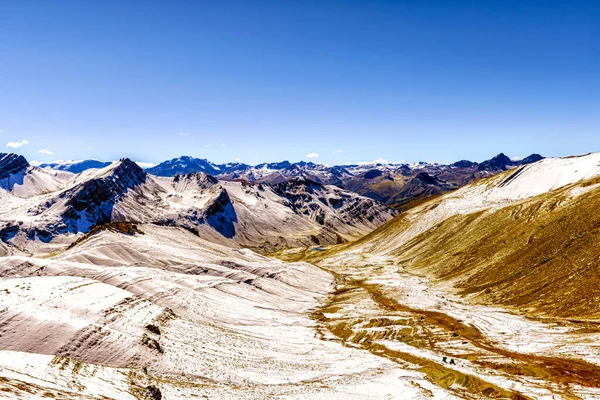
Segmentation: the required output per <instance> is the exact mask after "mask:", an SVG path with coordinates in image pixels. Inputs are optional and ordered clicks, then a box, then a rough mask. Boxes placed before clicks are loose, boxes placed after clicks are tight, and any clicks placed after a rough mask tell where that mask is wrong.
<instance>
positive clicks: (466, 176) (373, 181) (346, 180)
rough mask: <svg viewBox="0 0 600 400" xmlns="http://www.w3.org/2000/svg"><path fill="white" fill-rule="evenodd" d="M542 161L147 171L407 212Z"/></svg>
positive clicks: (89, 163) (188, 166)
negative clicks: (330, 188)
mask: <svg viewBox="0 0 600 400" xmlns="http://www.w3.org/2000/svg"><path fill="white" fill-rule="evenodd" d="M541 159H543V157H542V156H540V155H539V154H532V155H530V156H528V157H526V158H523V159H521V160H511V159H510V158H509V157H507V156H506V155H504V154H503V153H501V154H499V155H497V156H495V157H493V158H492V159H490V160H486V161H483V162H481V163H477V162H473V161H467V160H462V161H458V162H455V163H453V164H450V165H443V164H436V163H426V162H419V163H414V164H408V163H396V164H395V163H381V162H374V163H363V164H348V165H336V166H328V165H324V164H316V163H313V162H304V161H301V162H296V163H291V162H289V161H282V162H276V163H263V164H258V165H255V166H251V165H248V164H242V163H227V164H215V163H212V162H210V161H208V160H206V159H199V158H194V157H189V156H183V157H178V158H174V159H172V160H168V161H164V162H162V163H160V164H158V165H156V166H153V167H150V168H147V169H146V170H147V172H148V173H150V174H152V175H156V176H162V177H172V176H175V175H181V174H190V173H196V172H203V173H206V174H209V175H212V176H215V177H216V178H218V179H220V180H230V181H231V180H245V181H248V182H256V183H281V182H285V181H287V180H290V179H303V180H311V181H314V182H316V183H320V184H323V185H335V186H338V187H340V188H342V189H346V190H350V191H353V192H356V193H358V194H361V195H363V196H366V197H370V198H372V199H374V200H377V201H380V202H383V203H385V204H387V205H390V206H395V207H399V208H405V207H407V205H410V204H413V203H415V202H418V201H422V200H424V199H426V198H429V197H431V196H436V195H439V194H441V193H445V192H447V191H450V190H454V189H457V188H459V187H461V186H463V185H465V184H467V183H469V182H472V181H474V180H476V179H480V178H484V177H488V176H491V175H493V174H496V173H498V172H502V171H506V170H508V169H510V168H514V167H516V166H519V165H525V164H530V163H533V162H536V161H539V160H541ZM109 164H110V163H107V162H102V161H98V160H84V161H78V162H73V161H68V162H55V163H49V164H41V165H39V166H40V167H41V168H52V169H57V170H62V171H69V172H74V173H80V172H82V171H84V170H86V169H90V168H103V167H106V166H108V165H109Z"/></svg>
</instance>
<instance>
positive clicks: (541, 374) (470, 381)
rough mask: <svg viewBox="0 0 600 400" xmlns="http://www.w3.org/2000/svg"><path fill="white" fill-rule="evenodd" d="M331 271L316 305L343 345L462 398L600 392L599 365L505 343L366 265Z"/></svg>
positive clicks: (327, 330)
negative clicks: (418, 303) (394, 286)
mask: <svg viewBox="0 0 600 400" xmlns="http://www.w3.org/2000/svg"><path fill="white" fill-rule="evenodd" d="M366 268H368V267H366ZM350 271H351V269H350V268H349V269H348V272H350ZM329 272H331V273H333V274H334V275H335V276H336V278H337V281H338V286H337V290H336V291H335V292H334V293H333V294H332V296H331V297H330V299H329V301H328V302H327V304H325V305H323V306H322V307H321V308H320V309H319V310H317V311H316V312H315V313H314V318H315V319H316V320H317V321H318V325H319V331H320V334H321V337H322V338H323V339H326V340H327V339H328V338H331V334H333V335H334V339H333V340H339V341H341V342H342V343H343V344H344V345H347V346H352V347H358V348H361V349H364V350H368V351H370V352H371V353H373V354H376V355H379V356H381V357H386V358H388V359H390V360H393V361H395V362H398V363H399V364H401V365H402V366H403V367H406V366H407V364H408V365H409V366H410V365H412V366H413V367H414V368H416V369H418V370H419V371H420V372H422V373H424V374H426V376H427V377H428V378H429V379H430V380H431V381H432V382H434V383H436V384H437V385H439V386H440V387H442V388H444V389H446V390H449V391H451V392H452V393H453V394H455V395H457V396H460V397H463V398H469V399H470V398H510V399H529V398H552V397H551V396H552V395H554V396H555V398H556V399H581V398H595V396H597V395H598V393H600V392H599V391H596V390H595V389H597V388H600V367H599V366H597V365H594V364H591V363H589V362H586V361H583V360H577V359H567V358H557V357H549V356H544V355H537V354H524V353H518V352H515V351H511V350H507V349H505V348H502V347H499V346H498V345H497V344H494V343H493V342H492V341H490V340H488V338H486V336H485V334H484V333H483V332H482V331H481V330H479V329H478V328H476V327H475V326H472V325H469V324H466V323H464V322H463V321H461V320H459V319H457V318H455V317H453V316H450V315H448V314H445V313H443V312H439V311H433V310H427V309H418V308H414V307H410V306H408V305H405V304H403V303H402V302H401V300H399V296H398V295H397V293H395V292H394V291H393V290H390V288H388V287H386V285H385V284H381V283H376V282H377V276H376V275H375V276H371V275H369V278H368V279H367V278H364V276H365V271H364V268H361V273H360V274H343V273H339V269H338V272H336V271H329ZM371 272H373V273H374V274H376V273H377V269H373V271H371ZM590 390H591V391H592V392H593V393H595V395H594V396H593V397H589V396H588V395H589V394H590ZM546 396H547V397H546Z"/></svg>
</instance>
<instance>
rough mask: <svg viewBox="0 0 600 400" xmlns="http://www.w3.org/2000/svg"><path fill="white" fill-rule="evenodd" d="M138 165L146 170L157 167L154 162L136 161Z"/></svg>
mask: <svg viewBox="0 0 600 400" xmlns="http://www.w3.org/2000/svg"><path fill="white" fill-rule="evenodd" d="M135 163H136V164H137V165H139V166H140V167H142V168H144V169H146V168H152V167H155V166H156V165H157V164H156V163H153V162H146V161H136V162H135Z"/></svg>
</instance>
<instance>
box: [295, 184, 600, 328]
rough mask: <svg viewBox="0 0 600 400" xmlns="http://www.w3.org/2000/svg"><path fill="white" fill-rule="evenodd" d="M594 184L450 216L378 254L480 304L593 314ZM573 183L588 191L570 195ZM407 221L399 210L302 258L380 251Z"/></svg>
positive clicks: (598, 227) (599, 227)
mask: <svg viewBox="0 0 600 400" xmlns="http://www.w3.org/2000/svg"><path fill="white" fill-rule="evenodd" d="M493 179H494V178H493ZM598 183H600V179H598V178H596V179H595V180H592V181H587V182H583V183H580V184H576V185H569V186H567V187H564V188H562V189H559V190H556V191H553V192H550V193H546V194H543V195H540V196H536V197H533V198H530V199H528V200H526V201H523V202H518V203H516V204H513V205H510V206H507V207H505V208H501V209H498V210H493V211H479V212H474V213H471V214H467V215H454V216H452V217H450V218H448V219H446V220H445V221H443V222H442V223H440V224H438V225H436V226H434V227H433V228H431V229H429V230H428V231H426V232H424V233H421V234H419V235H417V236H415V237H413V238H411V239H410V240H408V241H407V242H404V243H403V244H402V245H400V246H399V247H396V248H387V249H386V251H385V252H386V253H387V255H388V257H390V258H391V259H393V260H394V262H396V263H398V264H399V265H402V266H403V267H404V268H406V269H407V270H408V271H410V272H414V273H417V274H423V275H426V276H429V277H430V278H433V279H435V280H438V281H445V282H452V283H453V284H454V285H455V286H456V287H457V288H458V289H459V290H460V291H461V292H462V293H463V294H472V295H474V297H475V299H476V300H477V301H480V302H483V303H489V304H498V305H503V306H509V307H516V308H519V309H521V310H524V311H526V312H528V313H529V314H530V315H533V314H547V315H552V316H559V317H569V318H599V317H600V307H599V306H598V304H600V269H599V263H600V240H599V239H600V213H598V210H599V209H600V188H597V187H590V186H591V185H595V184H598ZM575 187H585V188H587V189H589V191H588V192H586V193H584V194H582V195H580V196H578V197H572V196H570V195H569V193H570V191H571V190H572V189H573V188H575ZM439 201H443V199H441V200H440V199H433V200H431V201H430V202H428V203H427V204H424V205H423V207H422V210H424V211H420V212H422V213H425V212H426V210H427V209H432V208H434V207H435V206H436V204H437V203H438V202H439ZM409 226H410V222H409V221H408V219H407V218H405V216H403V215H400V216H398V217H396V218H395V219H393V220H391V221H389V222H388V223H386V224H384V225H383V226H381V227H380V228H379V229H377V230H375V231H374V232H372V233H371V234H369V235H367V236H365V237H364V238H362V239H360V240H358V241H357V242H354V243H351V244H346V245H343V246H337V247H333V248H331V249H327V251H325V252H320V253H318V254H314V253H309V254H308V257H307V258H308V259H309V260H310V261H312V262H319V261H320V260H322V259H326V258H328V257H329V256H331V255H337V256H339V255H340V254H343V253H344V252H345V251H353V250H358V249H362V251H363V252H365V253H368V252H369V250H370V249H375V250H379V251H380V250H381V249H382V248H386V246H388V244H389V243H390V242H392V241H391V239H392V238H393V237H395V236H397V235H399V234H400V233H402V232H404V231H405V230H407V229H408V228H409Z"/></svg>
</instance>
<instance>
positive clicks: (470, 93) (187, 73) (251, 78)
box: [0, 0, 600, 164]
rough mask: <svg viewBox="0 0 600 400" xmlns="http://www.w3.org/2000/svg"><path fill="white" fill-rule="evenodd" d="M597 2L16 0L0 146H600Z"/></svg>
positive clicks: (171, 152)
mask: <svg viewBox="0 0 600 400" xmlns="http://www.w3.org/2000/svg"><path fill="white" fill-rule="evenodd" d="M599 3H600V2H582V1H560V2H559V1H556V2H554V1H544V2H538V1H510V0H505V1H486V0H477V1H458V0H456V1H401V0H397V1H378V0H369V1H367V0H365V1H353V0H345V1H329V0H320V1H292V0H289V1H275V0H273V1H258V0H257V1H254V0H244V1H227V0H224V1H200V0H196V1H189V2H188V1H169V2H167V1H162V2H159V1H137V0H136V1H116V0H114V1H111V0H108V1H102V2H101V1H81V2H75V1H71V0H68V1H60V0H53V1H45V0H44V1H33V0H30V1H16V0H6V1H2V2H0V130H1V131H2V132H0V145H1V146H4V147H3V148H0V151H16V152H19V153H21V154H24V155H25V156H26V157H27V158H28V159H31V160H40V161H49V160H53V159H81V158H99V159H105V160H112V159H117V158H120V157H123V156H127V157H131V158H133V159H136V160H145V161H154V162H159V161H162V160H165V159H169V158H173V157H177V156H180V155H192V156H196V157H202V158H208V159H210V160H212V161H215V162H226V161H234V160H236V159H239V160H241V161H243V162H247V163H258V162H263V161H276V160H283V159H289V160H292V161H297V160H301V159H304V160H308V159H311V160H313V161H317V162H323V163H330V164H333V163H344V162H357V161H368V160H373V159H378V158H382V159H386V160H390V161H400V160H406V161H418V160H426V161H438V162H451V161H455V160H458V159H465V158H467V159H473V160H483V159H486V158H489V157H491V156H493V155H494V154H496V153H498V152H500V151H503V152H505V153H507V154H508V155H510V156H525V155H527V154H529V153H532V152H539V153H542V154H544V155H547V156H561V155H571V154H580V153H586V152H590V151H600V134H599V132H600V73H599V72H600V71H599V70H600V68H599V67H600V24H599V23H598V21H600V4H599ZM25 142H27V143H25ZM9 143H10V144H11V145H12V147H6V146H5V144H9ZM43 150H46V152H47V153H53V154H43V153H40V151H43ZM312 153H316V154H318V155H319V156H318V157H313V158H309V157H308V155H313V156H314V154H312Z"/></svg>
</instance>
